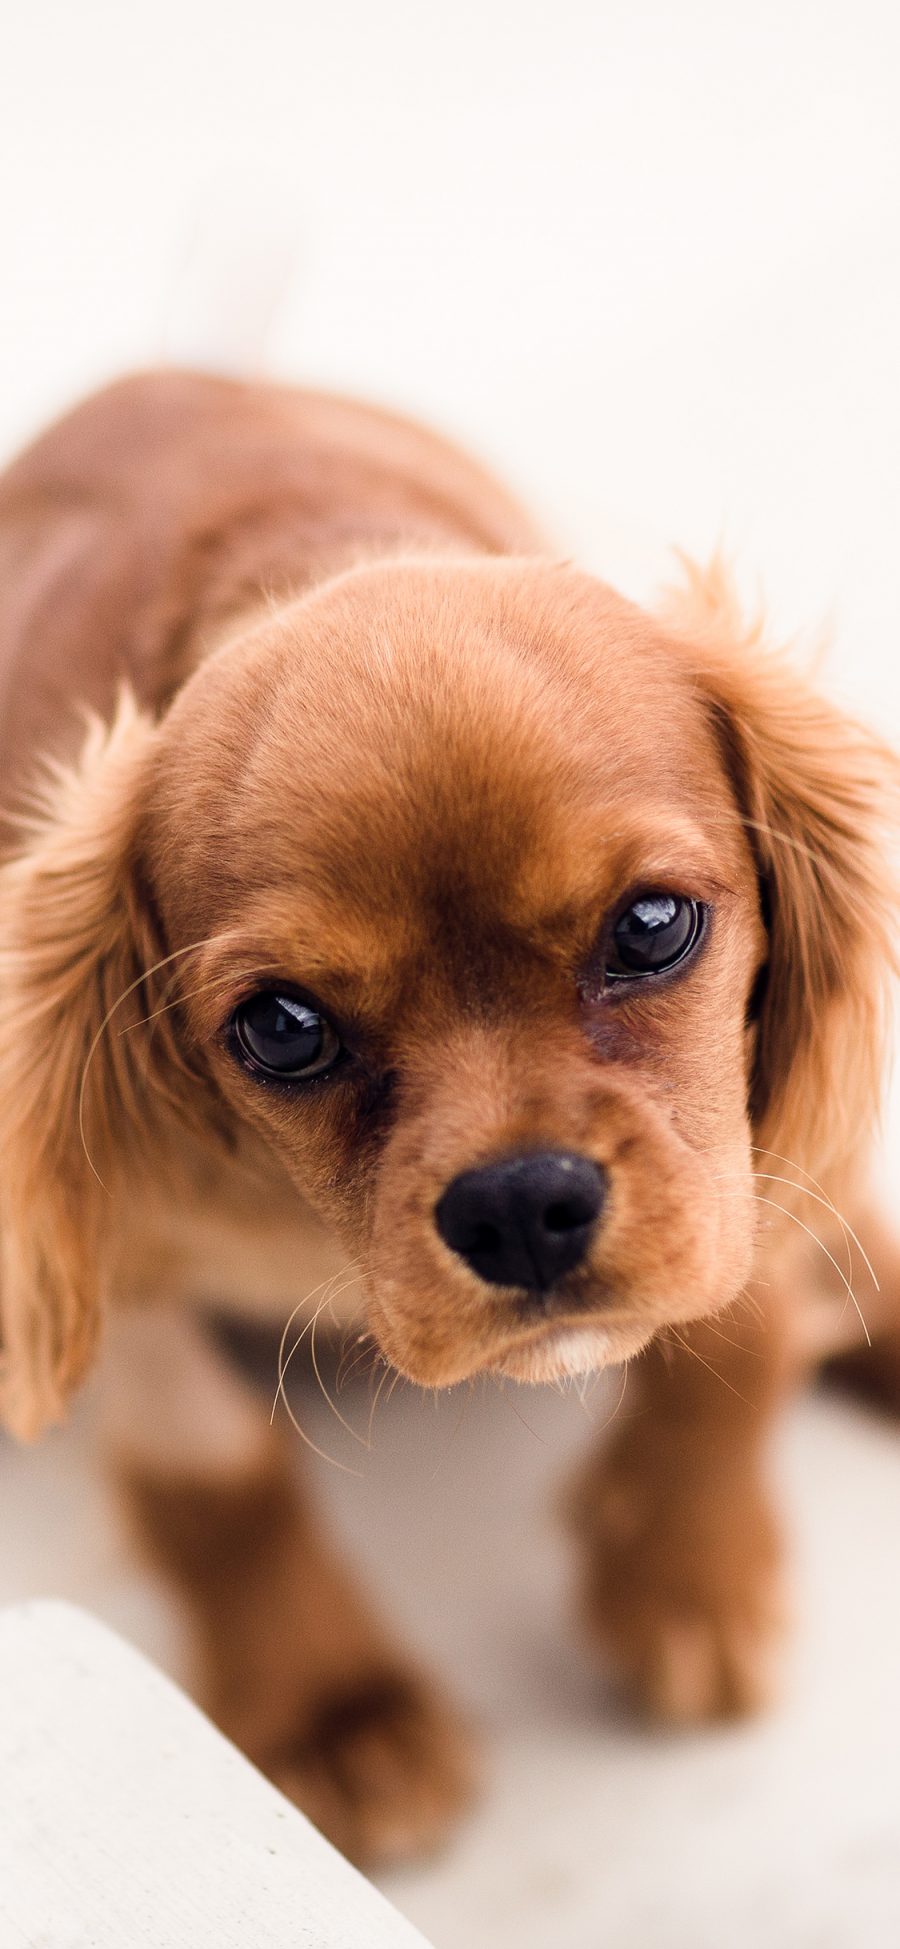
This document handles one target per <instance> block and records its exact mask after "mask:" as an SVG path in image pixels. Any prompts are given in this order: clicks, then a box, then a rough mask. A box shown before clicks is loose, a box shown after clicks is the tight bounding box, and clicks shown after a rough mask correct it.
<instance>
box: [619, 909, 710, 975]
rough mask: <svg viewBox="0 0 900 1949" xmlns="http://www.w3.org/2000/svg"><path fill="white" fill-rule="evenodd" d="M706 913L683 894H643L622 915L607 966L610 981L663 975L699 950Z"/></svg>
mask: <svg viewBox="0 0 900 1949" xmlns="http://www.w3.org/2000/svg"><path fill="white" fill-rule="evenodd" d="M704 915H705V909H704V908H703V907H702V906H701V905H700V902H699V901H698V900H689V899H687V898H686V896H685V895H684V894H680V893H644V894H642V895H641V897H640V899H639V900H633V901H632V903H631V906H630V907H626V909H625V912H624V913H623V914H620V915H619V918H618V920H617V921H616V924H615V927H614V928H613V937H612V947H611V952H610V955H609V958H608V960H607V963H606V975H607V979H608V980H610V981H633V980H635V978H636V977H639V976H641V975H655V974H663V973H664V972H665V970H666V969H667V968H674V967H675V966H676V965H677V963H678V962H679V961H683V960H684V959H685V956H686V955H688V954H690V952H691V949H692V948H694V947H696V945H697V942H698V941H699V939H700V935H701V934H702V932H703V922H704Z"/></svg>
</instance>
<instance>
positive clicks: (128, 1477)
mask: <svg viewBox="0 0 900 1949" xmlns="http://www.w3.org/2000/svg"><path fill="white" fill-rule="evenodd" d="M110 1340H111V1346H110V1351H109V1355H108V1358H107V1362H106V1366H107V1373H106V1377H105V1378H106V1381H107V1383H108V1385H107V1386H106V1387H105V1388H104V1395H105V1397H106V1401H107V1403H108V1408H107V1412H106V1422H107V1447H108V1452H109V1456H110V1460H111V1463H112V1466H113V1469H114V1472H115V1477H116V1480H117V1483H118V1486H119V1488H120V1490H121V1492H122V1495H123V1497H124V1501H125V1505H126V1509H127V1512H128V1514H129V1517H130V1520H131V1524H132V1527H133V1528H134V1530H135V1532H136V1535H137V1538H138V1540H139V1543H140V1545H141V1546H142V1548H143V1550H144V1552H145V1553H146V1554H147V1555H148V1556H149V1557H150V1559H151V1560H152V1561H153V1562H154V1563H155V1565H156V1566H157V1567H158V1568H159V1569H160V1570H161V1571H162V1572H163V1574H164V1575H165V1576H166V1577H167V1578H168V1579H169V1581H170V1582H171V1583H172V1584H174V1586H175V1587H176V1589H177V1591H178V1592H179V1594H180V1597H181V1599H182V1601H183V1603H184V1604H185V1605H186V1607H187V1609H188V1612H189V1615H190V1620H191V1623H192V1626H193V1629H194V1634H195V1643H196V1649H197V1653H198V1667H199V1670H198V1687H197V1689H198V1695H199V1697H200V1699H201V1703H202V1704H203V1705H204V1706H205V1707H206V1709H207V1710H208V1712H209V1713H210V1716H211V1717H212V1718H213V1719H214V1720H215V1721H216V1722H217V1724H218V1725H219V1726H221V1728H222V1730H223V1731H224V1732H226V1733H227V1734H228V1735H229V1737H230V1738H231V1739H233V1740H234V1741H235V1743H236V1744H237V1745H239V1746H240V1747H241V1748H242V1749H243V1750H244V1752H246V1753H247V1754H248V1756H249V1757H250V1758H251V1759H252V1760H254V1761H255V1762H256V1764H257V1765H258V1766H260V1767H261V1768H262V1770H263V1771H264V1772H265V1773H267V1774H268V1775H269V1777H270V1778H271V1779H272V1780H274V1782H275V1783H276V1785H277V1786H279V1787H281V1788H282V1790H283V1791H284V1792H285V1793H287V1794H288V1795H289V1796H290V1798H291V1799H293V1800H295V1801H296V1802H297V1804H298V1805H299V1806H300V1807H301V1808H302V1809H303V1811H304V1812H305V1813H307V1814H308V1815H309V1816H310V1818H311V1819H312V1820H313V1821H314V1822H315V1823H316V1825H317V1826H318V1827H320V1828H321V1829H322V1831H323V1832H324V1833H326V1834H327V1835H328V1837H329V1839H330V1840H332V1841H333V1842H334V1843H335V1844H336V1846H338V1847H339V1848H340V1849H341V1850H342V1852H343V1853H344V1854H346V1855H348V1856H350V1857H351V1858H352V1859H353V1860H355V1861H357V1862H360V1863H365V1864H367V1865H370V1864H372V1863H374V1862H379V1861H384V1860H386V1859H391V1858H395V1857H398V1856H401V1855H406V1854H410V1853H414V1852H416V1851H419V1850H421V1849H423V1848H428V1847H430V1846H432V1845H433V1844H434V1843H436V1842H437V1841H438V1840H439V1839H440V1838H441V1837H442V1835H443V1833H444V1830H445V1828H446V1827H447V1826H448V1825H449V1824H450V1822H451V1820H452V1818H453V1816H454V1815H455V1814H456V1812H457V1810H458V1809H459V1808H460V1807H461V1806H462V1805H463V1804H464V1803H465V1800H466V1799H467V1797H468V1793H469V1790H470V1786H471V1783H472V1769H471V1763H470V1758H469V1753H468V1750H467V1746H466V1742H465V1739H464V1737H463V1735H462V1734H461V1732H460V1730H459V1728H458V1726H457V1725H456V1723H455V1721H454V1719H453V1717H452V1715H451V1713H450V1712H449V1711H448V1709H447V1708H446V1707H445V1706H444V1705H443V1703H442V1702H441V1700H440V1699H439V1697H438V1696H437V1695H436V1693H435V1692H434V1691H433V1690H432V1688H431V1686H430V1685H429V1683H428V1682H427V1681H426V1680H425V1679H423V1678H422V1676H421V1675H420V1674H419V1673H418V1672H417V1671H416V1669H415V1667H414V1666H413V1665H412V1664H411V1663H410V1662H409V1661H408V1660H407V1659H406V1658H405V1657H404V1655H403V1654H402V1653H401V1652H399V1651H398V1650H397V1649H396V1647H395V1646H394V1645H393V1644H392V1643H391V1641H390V1639H389V1637H388V1636H387V1635H386V1633H385V1631H384V1630H383V1628H382V1626H381V1625H380V1624H379V1623H378V1622H377V1621H376V1619H375V1618H374V1616H373V1614H372V1612H371V1611H370V1609H369V1607H368V1605H367V1604H366V1603H365V1601H364V1599H363V1598H362V1596H361V1595H360V1593H359V1592H358V1591H357V1589H356V1588H355V1586H354V1584H353V1583H352V1581H351V1580H350V1578H349V1577H348V1575H347V1573H346V1572H345V1570H344V1569H343V1567H342V1565H341V1563H340V1562H339V1560H338V1558H337V1557H336V1555H335V1554H334V1553H333V1552H332V1550H331V1549H330V1547H329V1545H328V1543H327V1541H326V1540H325V1538H324V1537H323V1535H322V1534H321V1532H320V1529H319V1527H318V1525H317V1523H316V1521H315V1519H314V1517H313V1515H312V1514H311V1512H310V1509H309V1507H308V1505H307V1503H306V1501H305V1499H304V1498H303V1496H302V1494H301V1493H300V1492H299V1490H298V1487H297V1484H296V1481H295V1476H294V1470H293V1468H292V1467H291V1466H289V1458H288V1456H287V1454H286V1452H285V1449H284V1447H283V1445H282V1444H281V1443H280V1442H279V1441H277V1440H276V1439H275V1438H274V1437H273V1435H272V1433H271V1430H270V1428H269V1426H268V1416H267V1413H266V1408H265V1404H264V1403H263V1402H261V1401H260V1400H258V1399H257V1397H256V1395H255V1392H254V1391H253V1390H252V1389H251V1388H250V1387H249V1386H248V1385H246V1384H245V1383H244V1382H243V1380H242V1378H241V1377H240V1376H239V1375H238V1374H237V1373H235V1372H234V1371H233V1370H232V1369H231V1367H230V1366H229V1365H228V1364H227V1363H226V1362H225V1360H224V1359H223V1358H222V1356H221V1355H220V1354H219V1352H218V1349H217V1348H216V1347H215V1345H214V1344H213V1343H212V1342H211V1341H210V1340H209V1339H208V1338H207V1336H206V1335H205V1334H204V1332H203V1331H202V1330H201V1328H200V1326H199V1325H198V1323H197V1322H195V1321H194V1320H193V1319H192V1318H190V1317H189V1316H187V1315H186V1314H184V1313H180V1312H175V1311H174V1310H173V1311H164V1310H163V1309H161V1308H160V1309H147V1310H143V1309H142V1310H141V1311H140V1312H135V1313H133V1314H129V1315H124V1316H120V1317H119V1318H118V1319H117V1320H116V1321H115V1322H114V1323H113V1326H112V1330H111V1334H110Z"/></svg>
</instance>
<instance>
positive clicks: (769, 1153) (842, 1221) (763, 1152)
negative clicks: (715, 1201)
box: [750, 1144, 881, 1293]
mask: <svg viewBox="0 0 900 1949" xmlns="http://www.w3.org/2000/svg"><path fill="white" fill-rule="evenodd" d="M750 1149H751V1150H752V1151H755V1152H756V1153H757V1155H758V1156H760V1157H774V1159H775V1162H776V1164H789V1165H790V1168H791V1170H792V1171H799V1173H800V1176H801V1177H804V1178H806V1179H807V1182H808V1183H809V1184H811V1185H812V1186H813V1187H814V1189H815V1190H816V1191H817V1192H818V1193H819V1196H820V1197H821V1198H822V1200H823V1202H824V1203H825V1204H827V1205H828V1207H829V1209H830V1210H831V1211H833V1212H834V1215H835V1218H836V1219H837V1221H838V1224H839V1225H842V1226H843V1227H844V1230H845V1232H847V1233H848V1234H849V1236H850V1237H851V1238H852V1240H853V1243H854V1245H855V1246H856V1249H857V1251H858V1253H859V1255H860V1258H861V1259H862V1262H863V1264H864V1266H865V1268H866V1271H867V1272H868V1275H869V1278H870V1279H871V1281H872V1284H873V1286H874V1287H875V1291H876V1292H877V1293H880V1291H881V1287H880V1286H879V1284H878V1280H877V1278H876V1276H875V1269H874V1266H873V1265H872V1261H871V1259H870V1258H869V1255H868V1253H867V1251H866V1249H865V1246H864V1245H863V1243H862V1241H861V1239H860V1238H859V1237H858V1236H857V1234H856V1232H855V1231H854V1230H853V1226H852V1225H851V1224H850V1221H849V1219H847V1218H845V1217H844V1214H843V1212H840V1211H838V1208H837V1205H836V1204H835V1203H834V1201H833V1199H831V1198H829V1196H828V1193H827V1191H825V1190H824V1188H823V1186H822V1185H821V1184H820V1183H819V1181H818V1178H814V1177H813V1175H812V1172H811V1171H807V1170H804V1168H803V1165H802V1164H798V1163H796V1161H795V1159H794V1158H793V1157H782V1155H781V1152H780V1151H777V1150H768V1149H766V1148H765V1147H764V1146H763V1145H761V1144H751V1146H750ZM770 1175H772V1173H770V1172H765V1171H759V1172H757V1176H759V1177H768V1176H770ZM789 1181H790V1180H786V1182H789ZM801 1188H802V1187H801V1186H800V1185H797V1186H796V1189H797V1190H798V1191H799V1190H800V1189H801Z"/></svg>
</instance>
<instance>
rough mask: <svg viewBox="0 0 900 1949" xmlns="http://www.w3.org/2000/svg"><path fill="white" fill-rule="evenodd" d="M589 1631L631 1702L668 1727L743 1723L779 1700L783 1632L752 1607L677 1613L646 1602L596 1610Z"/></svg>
mask: <svg viewBox="0 0 900 1949" xmlns="http://www.w3.org/2000/svg"><path fill="white" fill-rule="evenodd" d="M595 1625H596V1635H597V1637H598V1639H599V1641H600V1642H601V1644H602V1645H603V1647H604V1649H605V1650H606V1651H607V1652H608V1653H609V1654H610V1655H611V1656H612V1658H613V1661H614V1663H615V1664H616V1666H617V1668H618V1669H619V1671H620V1672H621V1673H622V1675H623V1677H624V1679H625V1681H626V1683H627V1685H628V1687H629V1690H630V1691H631V1692H632V1694H633V1696H634V1697H635V1698H636V1699H637V1700H638V1701H639V1703H640V1704H641V1705H642V1706H643V1707H644V1708H645V1710H647V1711H648V1712H650V1713H652V1714H653V1715H654V1716H655V1717H656V1718H659V1719H663V1720H666V1721H668V1723H669V1724H670V1725H678V1726H690V1725H699V1724H702V1723H703V1722H704V1721H710V1720H716V1719H737V1718H744V1717H746V1716H748V1715H750V1714H752V1713H755V1712H760V1711H762V1710H763V1709H764V1708H765V1707H766V1706H768V1705H771V1704H772V1703H773V1701H774V1700H775V1698H776V1697H777V1695H778V1690H779V1685H778V1677H779V1654H780V1650H781V1643H782V1631H781V1628H780V1624H779V1623H778V1622H777V1621H771V1622H770V1621H765V1622H764V1621H762V1620H761V1618H760V1616H759V1614H758V1610H757V1608H756V1607H754V1608H753V1610H752V1611H750V1610H745V1609H743V1608H741V1607H740V1606H734V1607H733V1608H732V1609H731V1610H729V1611H726V1610H725V1609H724V1608H723V1609H719V1610H712V1609H707V1610H705V1611H703V1610H700V1609H698V1608H693V1609H692V1608H688V1607H687V1606H685V1608H682V1609H677V1608H674V1607H672V1608H666V1607H664V1606H662V1605H655V1604H654V1602H653V1600H652V1599H650V1598H648V1600H647V1602H646V1603H645V1604H644V1605H643V1606H642V1607H641V1608H640V1609H638V1610H635V1611H634V1612H633V1613H632V1614H630V1615H623V1614H622V1612H621V1611H620V1612H619V1614H618V1615H616V1614H615V1613H614V1612H613V1614H612V1615H611V1614H610V1611H609V1610H605V1611H604V1610H601V1612H600V1614H599V1616H598V1617H597V1618H596V1620H595Z"/></svg>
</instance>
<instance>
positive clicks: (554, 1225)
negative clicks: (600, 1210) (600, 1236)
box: [544, 1198, 597, 1232]
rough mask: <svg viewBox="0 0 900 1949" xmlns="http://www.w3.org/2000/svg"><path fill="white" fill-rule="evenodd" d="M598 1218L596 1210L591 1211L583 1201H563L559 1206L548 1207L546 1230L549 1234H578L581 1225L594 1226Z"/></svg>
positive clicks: (570, 1199) (545, 1216) (545, 1217)
mask: <svg viewBox="0 0 900 1949" xmlns="http://www.w3.org/2000/svg"><path fill="white" fill-rule="evenodd" d="M596 1216H597V1212H596V1208H593V1209H591V1208H590V1207H589V1206H588V1205H587V1203H586V1202H585V1201H583V1200H582V1201H581V1202H576V1200H575V1199H574V1198H567V1199H565V1200H563V1199H561V1200H560V1202H559V1203H558V1204H555V1205H548V1206H547V1209H546V1211H545V1213H544V1229H545V1231H548V1232H577V1231H578V1229H579V1227H580V1226H581V1225H590V1224H592V1223H593V1221H594V1219H595V1218H596Z"/></svg>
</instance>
